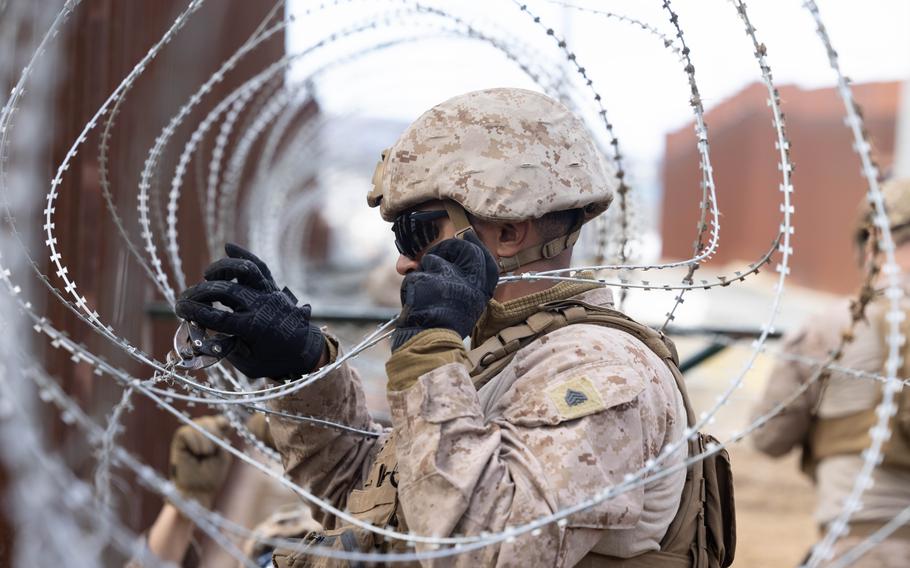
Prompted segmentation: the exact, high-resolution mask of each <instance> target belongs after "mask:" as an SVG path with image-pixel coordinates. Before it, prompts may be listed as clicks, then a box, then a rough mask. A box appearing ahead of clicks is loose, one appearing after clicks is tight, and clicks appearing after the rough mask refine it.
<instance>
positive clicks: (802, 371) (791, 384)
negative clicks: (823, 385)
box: [752, 328, 824, 457]
mask: <svg viewBox="0 0 910 568" xmlns="http://www.w3.org/2000/svg"><path fill="white" fill-rule="evenodd" d="M823 343H824V342H823V341H822V340H821V338H820V337H819V334H818V333H817V332H814V331H813V330H812V329H808V328H804V329H801V330H800V331H799V332H797V333H796V334H794V335H793V336H791V337H788V338H787V339H785V340H784V342H783V345H782V350H783V351H784V352H785V353H790V354H794V355H803V356H811V357H819V356H823V354H824V348H823V346H822V344H823ZM813 371H814V369H813V368H812V367H811V366H810V365H807V364H804V363H798V362H796V361H790V360H786V359H780V360H778V362H777V363H776V364H775V365H774V368H773V369H772V370H771V374H770V376H769V377H768V382H767V384H766V386H765V391H764V394H763V395H762V398H761V400H760V401H759V403H758V404H757V405H755V407H754V408H753V409H752V419H753V420H756V419H758V418H759V417H760V416H763V415H765V414H767V413H769V412H771V411H772V410H773V409H774V407H775V406H777V405H778V404H779V403H781V402H782V401H784V400H786V399H787V398H789V397H790V396H791V395H792V394H793V393H794V391H796V389H798V388H799V387H800V386H801V385H802V384H803V383H804V382H805V381H806V380H808V379H809V378H810V377H811V376H812V374H813ZM817 396H818V389H817V387H813V388H810V389H808V390H807V391H806V392H804V393H803V394H801V395H800V396H799V397H798V398H796V400H794V401H793V402H791V403H790V404H788V405H787V406H786V407H785V408H784V409H783V410H782V411H780V412H779V413H777V414H776V415H775V416H773V417H772V418H771V419H770V420H769V421H768V422H767V423H766V424H765V425H764V426H762V427H761V428H759V429H758V430H756V431H755V433H754V434H753V435H752V441H753V443H754V445H755V447H756V449H758V450H759V451H761V452H763V453H765V454H768V455H769V456H773V457H779V456H783V455H785V454H787V453H789V452H790V451H791V450H792V449H794V448H797V447H801V446H802V445H803V443H804V441H805V440H806V438H807V436H808V434H809V427H810V425H811V420H812V410H813V407H814V405H815V401H816V400H817Z"/></svg>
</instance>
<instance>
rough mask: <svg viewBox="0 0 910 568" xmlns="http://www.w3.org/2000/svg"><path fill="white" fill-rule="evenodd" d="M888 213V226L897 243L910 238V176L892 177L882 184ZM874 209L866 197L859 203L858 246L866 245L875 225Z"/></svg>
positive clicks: (855, 237)
mask: <svg viewBox="0 0 910 568" xmlns="http://www.w3.org/2000/svg"><path fill="white" fill-rule="evenodd" d="M881 192H882V197H883V198H884V201H885V210H886V211H885V213H886V214H887V215H888V227H889V228H890V229H891V237H892V239H894V242H895V243H896V244H901V243H903V242H905V241H908V240H910V178H895V179H890V180H888V181H886V182H885V183H883V184H882V186H881ZM874 218H875V216H874V211H873V209H872V207H871V205H870V203H869V200H868V199H866V198H865V197H864V198H863V200H862V201H861V202H860V204H859V211H858V215H857V223H856V227H855V230H854V239H855V242H856V244H857V247H859V248H860V249H862V248H864V247H865V244H866V242H867V241H868V239H869V236H870V235H871V233H872V230H873V227H874Z"/></svg>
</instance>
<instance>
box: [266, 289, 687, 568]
mask: <svg viewBox="0 0 910 568" xmlns="http://www.w3.org/2000/svg"><path fill="white" fill-rule="evenodd" d="M574 292H577V289H573V288H572V287H571V286H565V285H559V286H557V287H555V288H553V289H550V290H548V291H546V292H544V293H542V295H540V297H538V298H537V299H536V300H535V301H526V302H525V304H526V306H527V307H526V310H533V309H534V306H535V305H536V304H537V303H540V301H541V300H542V301H548V300H552V299H559V298H560V297H563V298H564V297H568V296H567V293H568V295H571V296H575V295H576V294H575V293H574ZM578 298H579V299H581V300H583V301H585V302H587V303H590V304H594V305H608V304H610V303H611V299H610V293H609V291H607V290H605V289H596V290H590V291H587V292H584V293H582V294H581V295H580V296H578ZM500 306H501V305H500ZM530 313H533V311H528V312H527V313H526V314H525V317H527V315H530ZM494 319H495V318H484V320H486V323H487V325H491V324H492V322H491V320H494ZM482 323H483V320H482ZM503 323H507V322H503V321H500V322H499V324H500V325H502V324H503ZM479 331H480V332H481V333H486V334H490V333H495V331H496V329H495V327H494V328H493V329H490V328H487V329H481V330H479ZM451 335H452V337H451V340H452V341H453V342H458V343H461V340H460V339H459V338H457V337H455V334H451ZM418 341H419V340H418ZM394 359H395V356H394V355H393V357H392V360H391V361H390V364H392V365H393V364H394ZM389 401H390V404H391V408H392V422H393V427H392V429H391V430H390V431H387V432H385V433H383V435H382V437H381V438H379V439H378V440H376V439H366V438H362V437H355V436H351V435H349V434H344V433H341V432H336V431H333V430H326V429H323V428H319V427H315V426H313V425H310V424H307V423H305V422H289V421H281V420H275V419H272V431H273V436H274V438H275V442H276V444H277V447H278V448H279V450H280V451H281V453H282V455H283V456H284V458H285V465H286V469H287V473H288V474H289V475H291V477H292V478H293V479H294V480H295V481H296V482H298V483H300V484H302V485H303V486H305V487H309V488H310V490H311V491H313V492H315V493H316V494H317V495H320V496H322V497H324V498H326V499H328V500H329V501H331V502H332V503H334V504H335V505H336V506H338V507H342V508H343V507H345V506H347V508H348V509H350V510H351V512H352V513H354V512H358V511H356V509H358V507H356V506H355V507H353V508H352V507H351V504H350V501H351V498H353V499H354V500H355V501H358V499H359V495H362V491H363V490H364V488H365V486H369V487H367V489H369V488H372V487H374V486H375V485H376V484H385V486H386V487H388V486H397V491H398V496H399V498H400V510H399V516H400V517H402V518H401V519H400V522H406V526H407V528H409V529H410V530H411V531H413V532H414V533H416V534H421V535H433V536H449V535H455V534H475V535H476V534H479V533H480V532H482V531H491V532H496V531H502V530H504V529H505V528H506V527H509V526H514V525H519V524H522V523H526V522H528V521H531V520H533V519H535V518H538V517H541V516H544V515H547V514H550V513H553V512H555V511H558V510H560V509H563V508H566V507H568V506H571V505H574V504H576V503H578V502H579V501H582V500H584V499H586V498H589V497H591V496H593V495H595V494H597V493H598V492H599V491H601V490H603V489H604V488H606V487H610V486H613V485H616V484H617V483H620V482H621V481H622V480H623V477H624V476H625V475H626V474H629V473H634V472H636V471H638V470H639V469H640V468H641V467H643V465H644V464H645V462H646V461H647V460H649V459H653V458H656V457H657V456H658V455H659V454H660V453H661V449H662V448H663V447H664V446H665V445H666V444H667V443H668V442H670V441H672V440H676V439H679V438H680V437H681V436H682V434H683V429H684V428H685V412H684V410H683V408H682V398H681V395H680V393H679V391H678V389H677V388H676V385H675V382H674V379H673V377H672V375H671V374H670V372H669V370H668V369H667V367H666V365H665V364H664V363H663V362H662V361H661V360H660V359H659V358H658V357H657V356H656V355H655V354H654V353H653V352H652V351H651V350H649V349H648V348H647V347H645V346H644V345H643V344H642V343H640V342H639V341H637V340H636V339H634V338H633V337H632V336H630V335H629V334H626V333H624V332H621V331H617V330H613V329H608V328H604V327H599V326H594V325H586V324H578V325H571V326H568V327H565V328H562V329H560V330H557V331H554V332H552V333H550V334H548V335H545V336H543V337H541V338H539V339H538V340H536V341H534V342H533V343H532V344H530V345H528V346H527V347H526V348H524V349H522V350H520V351H519V352H518V354H517V356H516V357H515V358H514V359H513V360H512V361H511V362H510V363H509V365H508V366H507V367H506V368H505V369H504V370H503V371H502V372H501V373H499V374H498V375H497V376H495V377H494V378H493V379H491V380H490V381H489V382H488V383H486V384H485V385H484V386H483V387H481V388H480V389H479V390H478V389H477V388H475V385H474V384H473V383H472V380H471V376H470V375H469V369H468V368H467V367H466V366H465V365H464V364H463V362H452V363H448V364H445V365H443V366H440V367H438V368H435V369H434V370H432V371H430V372H428V373H425V374H423V375H422V376H421V377H420V378H419V380H418V381H417V383H416V384H415V385H414V386H413V387H411V388H409V389H407V390H404V391H399V392H390V393H389ZM276 406H277V407H278V408H280V409H281V410H284V411H290V412H299V413H303V414H314V415H318V416H321V417H324V418H328V419H330V420H335V421H338V422H343V423H345V424H350V425H352V426H357V427H360V428H372V429H374V430H376V431H379V428H378V427H377V426H376V425H375V424H371V421H370V417H369V414H368V412H367V409H366V406H365V404H364V400H363V393H362V390H361V386H360V381H359V379H358V377H357V374H356V373H355V372H354V371H353V369H352V368H350V367H349V366H347V365H345V366H342V367H341V368H339V369H338V370H337V371H335V372H334V373H333V374H332V375H331V376H329V377H326V378H325V379H323V380H321V381H319V382H318V383H316V384H314V385H312V386H311V387H308V388H307V389H304V390H302V391H300V392H298V393H295V395H294V397H293V398H285V399H281V400H280V401H278V402H277V403H276ZM387 444H394V447H395V448H396V456H397V462H398V465H397V471H395V470H393V469H392V468H386V471H384V472H383V471H375V468H374V471H373V472H372V474H370V470H371V465H373V462H374V460H375V459H376V457H377V454H378V452H379V451H380V449H381V448H384V447H385V446H386V445H387ZM684 453H685V449H683V453H677V454H675V455H673V456H670V458H669V459H668V460H667V464H668V465H674V464H678V463H680V462H681V461H682V459H683V456H684ZM684 479H685V471H684V470H680V471H678V472H677V473H676V474H673V475H670V476H668V477H665V478H663V479H661V480H658V481H653V482H650V483H648V484H647V485H645V486H644V487H638V488H636V489H633V490H631V491H627V492H625V493H622V494H620V495H619V496H617V497H615V498H613V499H610V500H607V501H605V502H603V503H600V504H599V505H597V506H596V507H594V508H591V509H589V510H587V511H584V512H581V513H579V514H576V515H573V516H571V517H570V518H569V523H568V525H567V526H566V527H564V528H562V527H559V526H557V525H556V524H550V525H548V526H547V527H545V528H544V529H543V531H542V533H541V534H540V535H537V536H530V535H527V534H526V535H524V536H521V537H519V538H517V539H516V540H515V541H514V542H504V543H499V544H495V545H492V546H489V547H487V548H484V549H481V550H479V551H474V552H471V553H467V554H463V555H460V556H457V557H455V558H454V560H449V561H447V562H446V564H450V563H454V564H455V565H459V566H531V565H534V566H572V565H574V564H576V563H577V562H578V561H579V560H580V559H582V558H583V557H585V555H587V554H588V553H589V552H591V551H592V550H593V551H594V552H596V553H600V554H604V555H609V556H619V557H631V556H635V555H637V554H640V553H642V552H645V551H649V550H657V549H658V548H659V543H660V540H661V538H662V537H663V535H664V533H665V531H666V529H667V527H668V526H669V524H670V522H671V521H672V520H673V518H674V516H675V514H676V510H677V507H678V506H679V499H680V492H681V490H682V486H683V483H684ZM349 495H350V496H351V497H349ZM317 520H319V521H321V522H322V523H323V525H324V526H325V527H326V528H329V529H331V528H334V527H335V526H336V523H335V519H333V518H329V517H327V516H326V515H325V514H324V513H321V512H317ZM418 549H421V547H418ZM288 565H291V564H288ZM293 565H295V566H300V565H301V564H293Z"/></svg>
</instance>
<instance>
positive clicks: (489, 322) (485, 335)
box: [471, 272, 613, 346]
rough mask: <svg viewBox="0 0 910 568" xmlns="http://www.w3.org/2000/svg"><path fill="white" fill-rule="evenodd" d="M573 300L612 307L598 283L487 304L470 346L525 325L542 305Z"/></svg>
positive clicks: (564, 286)
mask: <svg viewBox="0 0 910 568" xmlns="http://www.w3.org/2000/svg"><path fill="white" fill-rule="evenodd" d="M579 278H593V274H592V273H591V272H583V273H580V274H579ZM576 296H579V299H583V300H584V301H585V302H586V303H589V304H592V305H598V306H612V305H613V294H612V293H611V292H610V290H608V289H607V288H604V287H603V286H602V285H601V284H599V283H597V282H560V283H558V284H556V285H555V286H552V287H550V288H547V289H546V290H541V291H540V292H535V293H533V294H528V295H527V296H522V297H520V298H515V299H513V300H509V301H508V302H498V301H496V300H490V302H489V303H488V304H487V308H486V310H484V312H483V314H482V315H481V316H480V319H479V320H478V321H477V325H475V326H474V331H473V332H472V333H471V345H475V346H476V345H480V344H481V343H483V342H484V341H486V340H487V339H489V338H490V337H493V336H494V335H496V334H497V333H499V332H500V331H502V330H503V329H505V328H507V327H511V326H513V325H517V324H519V323H521V322H523V321H525V320H526V319H528V318H529V317H531V316H532V315H534V314H535V313H537V312H538V311H540V306H541V304H546V303H548V302H557V301H560V300H568V299H569V298H574V297H576Z"/></svg>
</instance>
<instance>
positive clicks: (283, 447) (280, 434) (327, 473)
mask: <svg viewBox="0 0 910 568" xmlns="http://www.w3.org/2000/svg"><path fill="white" fill-rule="evenodd" d="M336 345H337V344H335V343H332V344H331V347H330V348H329V349H328V351H329V354H328V356H327V357H326V358H325V359H324V362H326V363H329V362H332V361H334V359H335V356H336V353H337V347H336ZM270 405H271V407H272V408H273V409H275V410H278V411H281V412H284V413H289V414H294V415H302V416H313V417H316V418H320V419H322V420H328V421H331V422H335V423H339V424H344V425H346V426H352V427H354V428H357V429H361V430H369V431H375V432H379V431H380V430H381V427H380V426H379V425H378V424H375V423H373V421H372V420H371V417H370V413H369V410H368V409H367V405H366V400H365V397H364V393H363V387H362V384H361V381H360V377H359V376H358V374H357V372H356V370H354V368H353V367H351V366H349V365H348V364H347V363H344V364H343V365H341V366H340V367H338V368H337V369H335V370H334V371H332V372H331V373H329V374H328V375H326V376H325V377H323V378H322V379H320V380H318V381H316V382H315V383H313V384H312V385H309V386H307V387H305V388H303V389H301V390H299V391H297V392H294V393H292V394H290V395H287V396H284V397H282V398H279V399H276V400H274V401H272V402H271V403H270ZM269 428H270V431H271V434H272V438H273V439H274V442H275V447H276V448H277V449H278V451H279V452H280V453H281V456H282V459H283V461H284V467H285V472H286V473H287V474H288V475H289V476H290V478H291V479H292V480H293V481H294V482H295V483H297V484H299V485H301V486H302V487H305V488H307V489H308V490H309V491H311V492H312V493H314V494H315V495H317V496H319V497H321V498H323V499H326V500H328V501H330V502H331V503H332V504H334V505H335V506H339V507H340V506H343V504H344V500H345V498H346V497H347V495H348V493H349V492H350V490H351V489H352V488H354V487H356V486H357V485H359V484H360V483H361V482H362V480H363V476H364V475H365V472H366V471H367V470H368V468H369V465H370V463H371V461H372V458H373V455H374V454H375V448H376V438H373V437H366V436H362V435H358V434H354V433H350V432H345V431H342V430H339V429H334V428H327V427H324V426H319V425H317V424H315V423H313V422H307V421H302V420H291V419H283V418H280V417H277V416H272V417H270V418H269ZM313 516H314V518H316V520H317V521H319V522H320V523H323V524H325V520H326V515H325V514H324V513H323V512H321V511H314V512H313Z"/></svg>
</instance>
